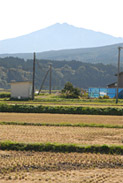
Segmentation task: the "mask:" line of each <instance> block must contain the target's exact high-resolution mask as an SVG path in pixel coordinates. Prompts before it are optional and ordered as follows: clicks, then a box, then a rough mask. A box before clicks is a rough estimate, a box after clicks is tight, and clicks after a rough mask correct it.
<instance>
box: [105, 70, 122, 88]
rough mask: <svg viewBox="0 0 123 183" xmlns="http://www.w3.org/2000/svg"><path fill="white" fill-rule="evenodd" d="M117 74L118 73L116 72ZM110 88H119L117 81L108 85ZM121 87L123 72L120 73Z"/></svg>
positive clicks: (120, 84)
mask: <svg viewBox="0 0 123 183" xmlns="http://www.w3.org/2000/svg"><path fill="white" fill-rule="evenodd" d="M115 76H117V74H115ZM107 86H108V88H117V82H114V83H111V84H109V85H107ZM119 88H123V72H120V73H119Z"/></svg>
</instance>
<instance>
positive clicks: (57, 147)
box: [0, 141, 123, 155]
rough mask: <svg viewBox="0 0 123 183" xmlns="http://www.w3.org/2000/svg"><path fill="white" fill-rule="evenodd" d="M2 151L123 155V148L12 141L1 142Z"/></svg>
mask: <svg viewBox="0 0 123 183" xmlns="http://www.w3.org/2000/svg"><path fill="white" fill-rule="evenodd" d="M0 149H1V150H16V151H39V152H42V151H46V152H47V151H51V152H79V153H101V154H120V155H123V146H108V145H102V146H99V145H92V146H83V145H81V146H80V145H75V144H56V143H46V144H41V143H35V144H31V143H30V144H26V143H17V142H11V141H4V142H0Z"/></svg>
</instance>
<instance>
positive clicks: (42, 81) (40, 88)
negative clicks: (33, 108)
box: [38, 69, 49, 95]
mask: <svg viewBox="0 0 123 183" xmlns="http://www.w3.org/2000/svg"><path fill="white" fill-rule="evenodd" d="M48 73H49V69H48V71H47V73H46V75H45V76H44V79H43V81H42V84H41V87H40V89H39V92H38V95H39V94H40V92H41V90H42V88H43V85H44V82H45V80H46V78H47V75H48Z"/></svg>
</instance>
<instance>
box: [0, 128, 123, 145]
mask: <svg viewBox="0 0 123 183" xmlns="http://www.w3.org/2000/svg"><path fill="white" fill-rule="evenodd" d="M5 140H10V141H15V142H24V143H36V142H38V143H47V142H50V143H61V144H64V143H66V144H69V143H70V144H80V145H81V144H87V145H96V144H97V145H103V144H108V145H123V129H115V128H110V129H109V128H90V127H84V128H81V127H52V126H19V125H1V126H0V141H5Z"/></svg>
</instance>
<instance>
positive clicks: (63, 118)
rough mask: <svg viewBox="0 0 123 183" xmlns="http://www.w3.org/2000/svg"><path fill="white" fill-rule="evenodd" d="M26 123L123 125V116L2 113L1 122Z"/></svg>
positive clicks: (0, 115) (0, 114)
mask: <svg viewBox="0 0 123 183" xmlns="http://www.w3.org/2000/svg"><path fill="white" fill-rule="evenodd" d="M3 121H4V122H26V123H28V122H29V123H49V124H50V123H56V124H60V123H69V124H78V123H85V124H107V125H123V116H108V115H106V116H104V115H77V114H74V115H73V114H43V113H42V114H37V113H0V122H3Z"/></svg>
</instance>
